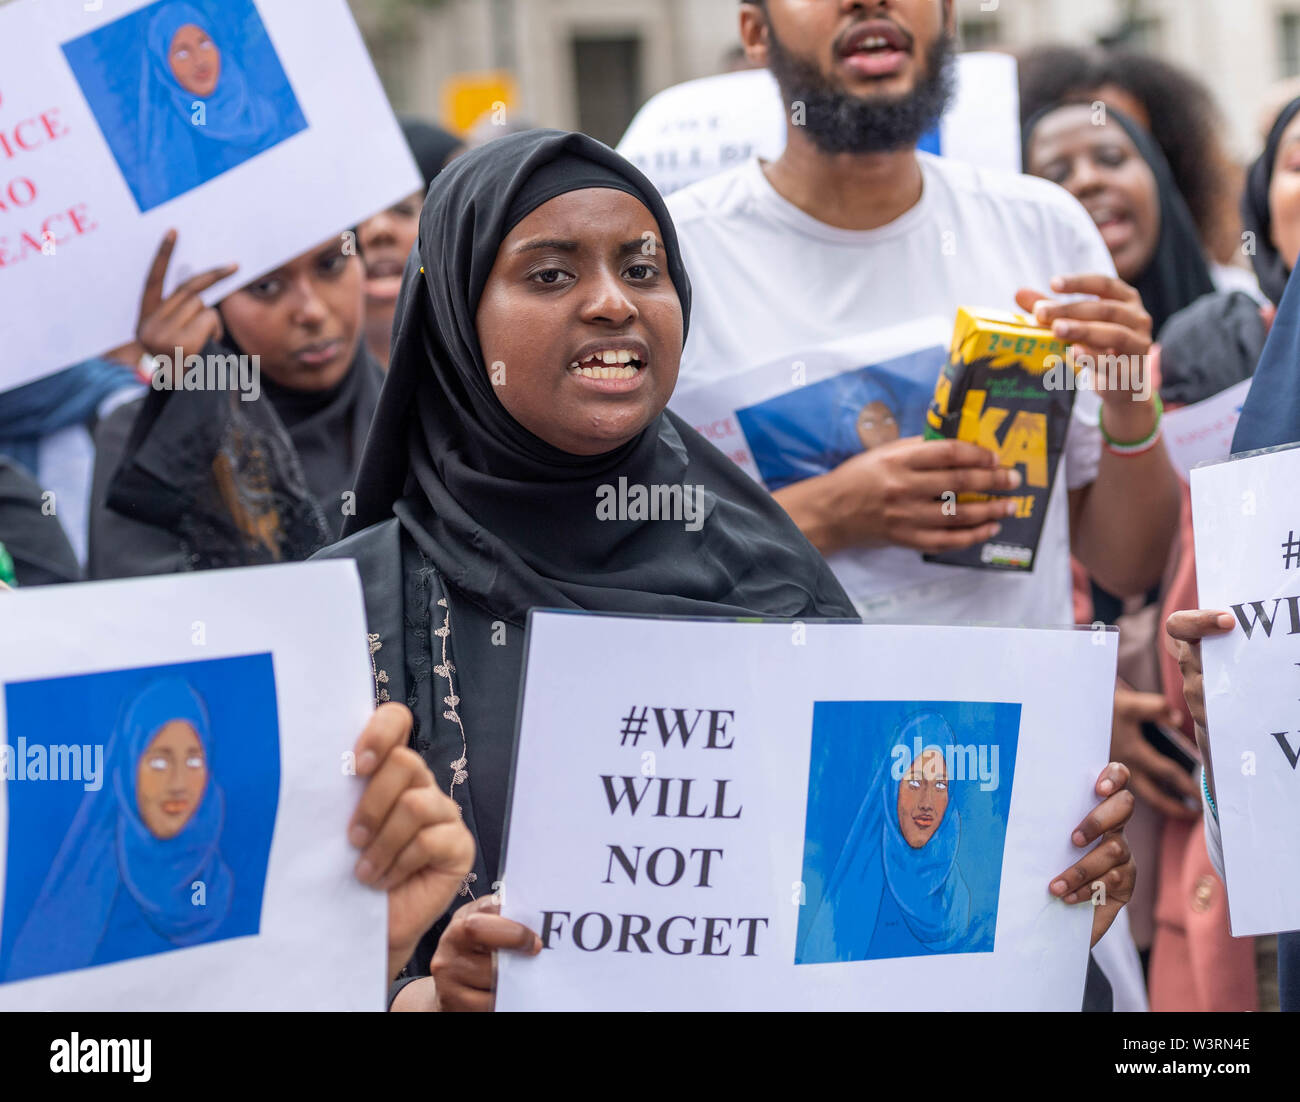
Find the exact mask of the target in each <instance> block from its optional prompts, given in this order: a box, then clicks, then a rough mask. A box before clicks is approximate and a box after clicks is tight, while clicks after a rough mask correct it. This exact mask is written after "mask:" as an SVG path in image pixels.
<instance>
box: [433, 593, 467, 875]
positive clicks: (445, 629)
mask: <svg viewBox="0 0 1300 1102" xmlns="http://www.w3.org/2000/svg"><path fill="white" fill-rule="evenodd" d="M438 607H439V608H441V609H443V610H445V612H446V615H445V617H444V618H443V621H442V626H441V627H439V628H436V629H435V630H434V633H433V634H434V635H436V636H438V638H439V639H441V640H442V662H441V663H440V664H438V665H436V666H434V667H433V672H434V673H436V674H437V675H438V676H439V677H445V678H446V679H447V695H446V696H444V697H443V698H442V702H443V703H444V704H446V705H447V710H446V711H444V712H443V713H442V718H443V719H449V720H451V721H452V722H453V723H454V724H456V726H457V728H458V729H459V730H460V757H458V758H457V759H456V760H455V761H453V762H451V763H450V765H451V770H452V772H451V783H450V784H449V785H448V786H447V795H448V796H450V797H451V798H452V800H454V801H455V800H456V786H457V785H458V784H464V783H465V782H466V781H467V780H469V770H468V768H466V767H467V766H468V764H469V742H468V741H467V739H466V738H465V725H464V724H463V723H461V721H460V713H459V712H457V711H456V706H457V705H458V704H459V703H460V697H459V696H457V695H456V683H455V682H454V681H453V680H452V676H451V675H452V674H453V673H455V672H456V667H455V666H454V665H452V663H451V661H450V659H449V656H448V654H447V639H448V638H449V637H450V636H451V609H450V608H449V607H448V606H447V598H446V597H439V598H438ZM456 806H457V807H460V802H459V801H456ZM477 879H478V876H477V875H476V874H475V873H472V872H471V873H469V874H467V875H466V877H465V879H464V880H462V881H461V885H460V891H459V892H457V894H458V895H467V896H469V897H470V898H471V899H473V898H474V892H473V891H472V890H471V889H470V885H471V884H472V883H474V881H476V880H477Z"/></svg>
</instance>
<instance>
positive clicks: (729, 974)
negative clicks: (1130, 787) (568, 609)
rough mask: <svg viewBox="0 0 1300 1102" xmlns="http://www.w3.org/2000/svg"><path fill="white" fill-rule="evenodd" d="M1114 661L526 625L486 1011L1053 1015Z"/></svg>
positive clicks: (1072, 999)
mask: <svg viewBox="0 0 1300 1102" xmlns="http://www.w3.org/2000/svg"><path fill="white" fill-rule="evenodd" d="M1116 640H1117V635H1116V634H1115V633H1113V632H1105V631H1097V632H1090V631H1082V630H1061V631H1053V630H1043V631H1034V630H1026V629H1004V628H922V627H904V626H898V627H895V626H883V625H864V624H850V623H837V624H831V623H808V624H804V623H778V622H767V623H753V622H745V623H741V622H735V621H725V620H686V619H655V618H649V617H645V618H626V617H615V616H601V615H585V614H581V613H553V612H545V613H543V612H534V613H533V614H532V615H531V617H530V620H529V627H528V638H527V648H528V652H527V655H526V659H525V681H524V688H523V693H522V697H521V701H522V702H521V707H520V716H519V731H518V739H517V744H516V758H515V765H514V776H513V780H512V787H511V791H512V796H511V806H510V812H509V820H508V823H507V838H506V847H505V856H504V859H503V869H502V873H501V882H500V883H499V884H497V885H495V890H497V891H498V892H499V893H500V895H501V905H502V914H504V915H506V916H507V917H508V918H512V919H514V920H516V921H518V922H521V923H523V924H524V925H526V926H528V927H530V928H531V929H533V930H534V931H535V932H536V933H537V935H538V936H539V937H540V939H541V941H542V945H543V949H542V951H541V953H540V954H539V955H538V956H535V957H532V956H530V957H523V956H519V955H516V954H512V953H508V952H502V953H500V954H498V957H497V969H498V972H497V1002H496V1005H497V1009H499V1010H794V1009H798V1010H832V1009H838V1010H849V1009H856V1010H868V1009H874V1010H940V1009H943V1010H976V1009H979V1010H1031V1009H1033V1010H1078V1009H1079V1007H1080V1005H1081V1003H1082V998H1083V987H1084V977H1085V973H1086V971H1087V960H1088V944H1089V938H1090V932H1091V929H1092V918H1093V909H1092V907H1091V906H1090V905H1089V902H1088V901H1087V900H1086V899H1085V902H1083V903H1079V904H1076V905H1067V904H1065V903H1063V902H1061V901H1059V900H1057V899H1056V898H1055V897H1053V896H1052V895H1051V894H1050V893H1049V891H1048V885H1049V884H1050V883H1051V881H1052V879H1053V878H1054V877H1055V876H1056V875H1057V874H1058V873H1060V872H1062V871H1064V870H1065V869H1067V868H1069V867H1070V866H1071V865H1072V864H1073V863H1074V862H1075V861H1077V860H1078V858H1079V855H1080V851H1079V850H1077V849H1076V848H1075V847H1074V846H1073V845H1072V844H1071V841H1070V836H1071V833H1072V832H1073V831H1074V829H1075V827H1076V826H1077V825H1078V823H1079V822H1081V821H1082V819H1083V818H1084V816H1085V815H1086V814H1088V812H1089V811H1090V809H1091V808H1092V807H1093V806H1094V805H1095V804H1096V802H1097V798H1096V797H1095V796H1094V795H1093V786H1094V785H1095V783H1096V780H1097V777H1098V775H1099V774H1100V772H1101V770H1102V768H1103V767H1104V765H1105V763H1106V760H1107V753H1108V749H1109V740H1110V707H1111V705H1110V698H1111V695H1112V690H1113V687H1114V677H1115V656H1116ZM585 654H616V655H621V656H624V660H622V661H617V662H612V663H605V664H603V666H602V668H601V671H600V675H599V676H598V677H593V676H592V672H591V670H590V668H589V666H588V664H585V663H582V662H575V661H574V656H575V655H585ZM470 762H471V764H470V765H469V769H470V770H473V750H472V749H471V751H470ZM1098 901H1100V900H1098Z"/></svg>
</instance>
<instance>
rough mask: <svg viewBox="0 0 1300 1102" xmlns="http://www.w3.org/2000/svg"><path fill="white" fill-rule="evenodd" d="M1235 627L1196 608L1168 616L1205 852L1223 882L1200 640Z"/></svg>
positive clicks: (1228, 617) (1225, 616)
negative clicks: (1191, 731) (1191, 743)
mask: <svg viewBox="0 0 1300 1102" xmlns="http://www.w3.org/2000/svg"><path fill="white" fill-rule="evenodd" d="M1235 626H1236V620H1234V619H1233V618H1232V614H1231V613H1229V612H1218V611H1215V610H1207V609H1196V610H1194V611H1187V612H1175V613H1174V614H1173V615H1172V616H1170V617H1169V621H1168V623H1167V624H1166V630H1167V631H1168V632H1169V635H1170V637H1171V638H1172V639H1173V640H1174V641H1175V643H1176V645H1177V647H1178V668H1179V670H1180V671H1182V675H1183V696H1184V698H1185V699H1186V700H1187V710H1188V712H1189V713H1191V717H1192V723H1193V725H1194V726H1195V728H1196V745H1197V748H1198V749H1199V750H1200V751H1201V769H1202V776H1203V781H1202V783H1203V784H1204V786H1205V791H1204V792H1202V794H1201V797H1202V806H1203V809H1204V814H1205V849H1206V852H1208V853H1209V855H1210V864H1212V865H1213V866H1214V871H1215V872H1217V873H1218V874H1219V878H1220V879H1221V880H1226V879H1227V877H1226V876H1225V874H1224V871H1223V836H1222V834H1221V833H1220V832H1219V815H1218V809H1217V807H1216V806H1212V805H1211V801H1213V800H1215V799H1216V798H1217V797H1216V796H1215V788H1214V770H1213V768H1212V767H1211V764H1210V734H1209V729H1208V727H1207V725H1206V722H1205V678H1204V673H1203V671H1202V668H1201V640H1202V639H1204V638H1206V637H1207V636H1211V635H1223V634H1225V633H1227V632H1229V631H1231V630H1232V629H1233V627H1235Z"/></svg>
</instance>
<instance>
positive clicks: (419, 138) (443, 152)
mask: <svg viewBox="0 0 1300 1102" xmlns="http://www.w3.org/2000/svg"><path fill="white" fill-rule="evenodd" d="M397 121H398V122H399V123H400V124H401V127H402V134H403V136H404V137H405V138H406V144H407V145H409V146H410V147H411V155H412V156H413V157H414V158H415V163H416V164H417V165H418V166H419V169H420V175H421V176H423V177H424V186H425V189H426V190H427V189H428V187H429V185H430V184H431V183H433V181H434V177H436V176H437V175H438V173H440V172H441V171H442V170H443V167H444V166H445V165H446V163H447V158H448V157H450V156H451V155H452V154H453V153H455V152H456V150H458V149H460V148H461V147H462V146H463V145H464V144H465V143H464V142H462V141H461V140H460V139H459V138H458V137H456V135H455V134H450V133H448V132H447V131H446V130H444V129H443V128H442V127H441V126H434V125H433V124H432V123H428V122H425V121H424V120H423V119H416V118H412V117H411V116H409V115H402V116H399V118H398V120H397Z"/></svg>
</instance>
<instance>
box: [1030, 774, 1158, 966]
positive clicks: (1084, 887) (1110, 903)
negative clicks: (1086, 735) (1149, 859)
mask: <svg viewBox="0 0 1300 1102" xmlns="http://www.w3.org/2000/svg"><path fill="white" fill-rule="evenodd" d="M1128 780H1129V772H1128V769H1127V767H1125V766H1124V765H1122V764H1121V763H1119V762H1117V761H1113V762H1111V763H1110V764H1109V765H1108V766H1106V768H1105V769H1103V770H1102V772H1101V776H1099V777H1098V778H1097V784H1096V788H1095V792H1096V794H1097V796H1098V797H1100V799H1101V803H1099V804H1098V805H1097V806H1096V807H1095V808H1093V810H1092V812H1091V814H1089V815H1088V817H1087V818H1086V819H1084V820H1083V822H1081V823H1080V824H1079V825H1078V826H1077V827H1075V829H1074V833H1073V834H1072V835H1071V837H1070V841H1071V843H1072V844H1073V845H1075V846H1077V847H1078V848H1080V849H1082V848H1084V847H1085V846H1091V845H1092V844H1093V842H1096V843H1097V844H1096V845H1095V846H1093V848H1092V849H1091V850H1089V852H1088V853H1087V855H1086V856H1084V857H1083V858H1081V859H1080V860H1079V861H1078V862H1076V863H1075V864H1074V865H1072V866H1071V867H1070V868H1068V869H1066V870H1065V872H1063V873H1061V874H1060V875H1059V876H1058V877H1056V878H1055V879H1054V880H1053V881H1052V883H1051V885H1050V886H1049V888H1048V891H1050V892H1051V893H1052V894H1053V895H1054V896H1056V897H1057V898H1059V899H1062V900H1064V901H1065V902H1066V903H1084V902H1094V903H1095V908H1094V910H1093V916H1092V944H1093V945H1096V944H1097V942H1099V941H1100V940H1101V939H1102V936H1103V935H1104V934H1105V933H1106V931H1107V930H1109V929H1110V926H1111V923H1112V922H1114V921H1115V916H1116V915H1117V914H1119V909H1120V908H1121V907H1122V906H1124V904H1125V903H1127V902H1128V901H1129V900H1130V899H1131V898H1132V897H1133V886H1134V884H1135V883H1136V882H1137V866H1136V865H1135V863H1134V861H1133V852H1132V850H1130V849H1129V845H1128V840H1127V839H1126V838H1125V837H1124V827H1125V825H1127V823H1128V821H1129V819H1131V818H1132V817H1133V806H1134V799H1133V793H1132V792H1130V791H1129V790H1128V787H1127V786H1128Z"/></svg>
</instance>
